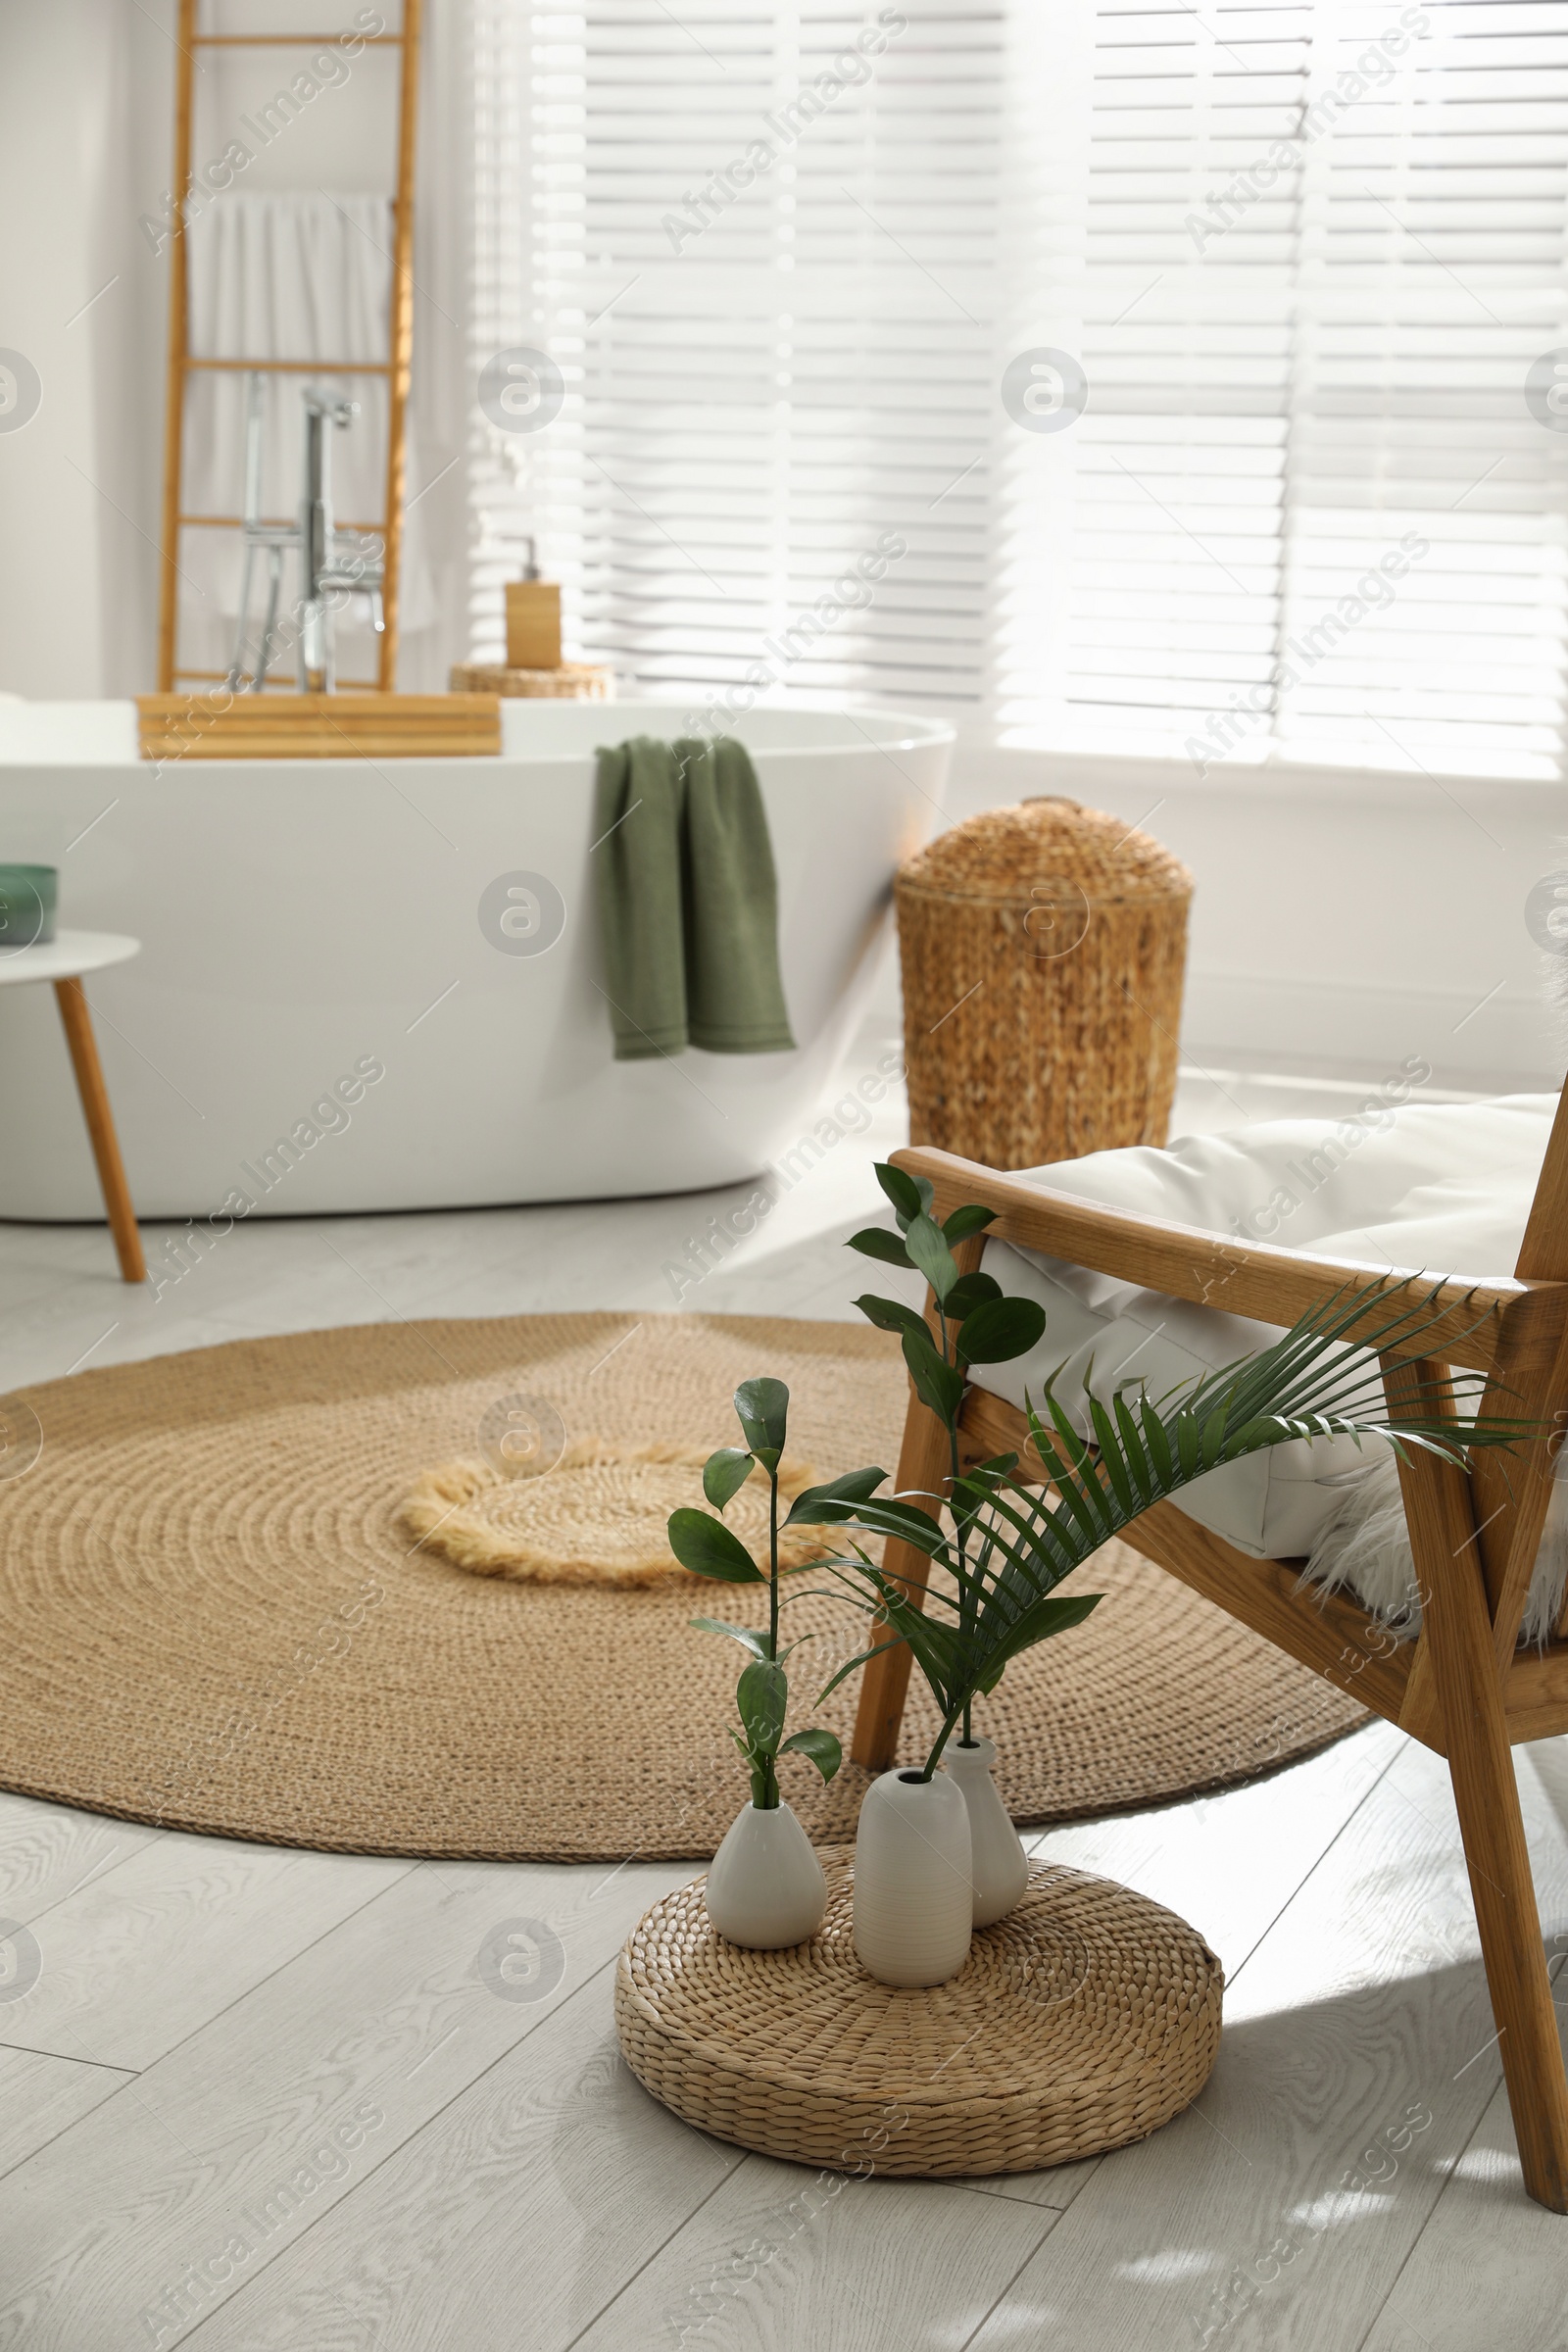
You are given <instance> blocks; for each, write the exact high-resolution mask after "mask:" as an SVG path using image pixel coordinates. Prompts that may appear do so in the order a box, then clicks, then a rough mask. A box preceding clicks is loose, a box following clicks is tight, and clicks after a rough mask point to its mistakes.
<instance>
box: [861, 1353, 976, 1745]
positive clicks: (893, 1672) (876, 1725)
mask: <svg viewBox="0 0 1568 2352" xmlns="http://www.w3.org/2000/svg"><path fill="white" fill-rule="evenodd" d="M952 1466H953V1465H952V1460H951V1457H950V1449H949V1446H948V1433H947V1431H946V1430H945V1429H944V1428H943V1426H942V1423H941V1422H940V1421H939V1420H938V1419H937V1416H936V1414H935V1413H933V1412H932V1411H931V1410H930V1409H929V1408H928V1407H927V1406H926V1405H923V1404H922V1403H921V1402H920V1399H919V1397H916V1396H915V1394H914V1392H913V1390H912V1389H911V1390H910V1392H909V1409H908V1412H907V1414H906V1416H905V1421H904V1443H903V1445H902V1446H901V1447H900V1449H899V1472H898V1480H897V1485H898V1491H899V1493H900V1494H901V1495H907V1494H908V1493H909V1492H910V1491H911V1490H913V1491H915V1492H917V1493H920V1494H927V1495H940V1494H941V1493H942V1492H943V1490H944V1489H945V1487H946V1485H947V1482H948V1477H949V1474H950V1472H951V1470H952ZM882 1561H883V1566H884V1567H885V1568H886V1570H887V1572H888V1574H889V1575H890V1576H899V1577H903V1578H905V1579H906V1580H907V1582H908V1584H910V1585H911V1586H913V1587H915V1588H917V1589H918V1591H919V1593H920V1594H921V1597H922V1601H923V1597H924V1593H925V1588H926V1580H927V1578H928V1577H929V1576H930V1573H931V1563H930V1561H929V1560H928V1559H927V1558H926V1556H925V1553H924V1552H923V1551H916V1550H915V1548H914V1546H913V1544H898V1543H895V1542H893V1541H892V1540H891V1539H890V1540H889V1542H888V1544H887V1546H886V1548H885V1550H884V1552H883V1555H882ZM913 1663H914V1661H913V1659H912V1658H911V1657H910V1655H909V1651H908V1648H907V1645H906V1644H905V1643H904V1642H900V1643H899V1644H898V1647H897V1648H896V1649H890V1650H888V1652H887V1653H886V1655H885V1656H883V1657H880V1658H873V1659H872V1660H871V1663H870V1664H869V1666H866V1667H865V1668H863V1669H862V1671H861V1675H860V1704H859V1710H858V1713H857V1715H856V1718H855V1738H854V1740H852V1741H851V1743H850V1756H851V1760H852V1761H853V1762H854V1763H857V1764H864V1765H865V1766H867V1767H868V1769H869V1770H870V1771H872V1772H891V1771H892V1769H893V1763H894V1759H895V1757H896V1756H897V1754H898V1752H899V1727H900V1725H901V1724H902V1723H903V1721H904V1700H905V1695H906V1693H907V1691H908V1688H909V1669H910V1667H911V1666H912V1665H913Z"/></svg>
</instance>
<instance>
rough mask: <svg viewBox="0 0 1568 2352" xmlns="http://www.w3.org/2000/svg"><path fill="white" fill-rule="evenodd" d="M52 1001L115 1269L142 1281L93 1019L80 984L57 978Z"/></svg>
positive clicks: (137, 1242) (144, 1270)
mask: <svg viewBox="0 0 1568 2352" xmlns="http://www.w3.org/2000/svg"><path fill="white" fill-rule="evenodd" d="M55 999H56V1002H57V1003H58V1005H59V1006H60V1018H61V1020H62V1021H63V1022H64V1024H65V1031H66V1043H67V1045H68V1046H69V1047H70V1048H71V1066H72V1068H73V1070H74V1071H75V1073H76V1092H77V1093H78V1094H79V1095H80V1097H81V1108H82V1115H83V1117H84V1118H85V1119H86V1121H87V1134H88V1136H89V1138H90V1139H91V1142H92V1155H93V1158H94V1159H95V1160H96V1161H97V1163H98V1182H99V1184H100V1185H101V1186H102V1188H103V1196H104V1206H105V1207H106V1208H107V1209H108V1211H109V1229H110V1231H111V1232H112V1233H113V1235H114V1237H115V1253H116V1255H117V1256H118V1257H119V1259H120V1271H121V1274H122V1276H123V1279H124V1280H125V1281H126V1282H145V1281H146V1279H147V1260H146V1259H145V1258H144V1257H143V1255H142V1250H141V1235H140V1233H139V1232H138V1230H137V1227H136V1212H135V1210H134V1209H133V1208H132V1207H131V1204H130V1188H129V1187H128V1185H127V1184H126V1182H125V1170H124V1164H123V1161H122V1159H121V1156H120V1142H119V1138H118V1137H117V1136H116V1134H115V1122H114V1117H113V1114H112V1112H111V1111H110V1108H109V1090H108V1088H107V1087H106V1086H105V1084H104V1073H103V1069H102V1066H101V1065H100V1063H99V1060H98V1041H97V1039H96V1038H95V1037H94V1036H93V1033H92V1018H91V1015H90V1014H89V1012H88V1010H87V999H86V997H85V995H84V994H83V992H82V986H81V982H80V981H79V980H57V981H56V982H55Z"/></svg>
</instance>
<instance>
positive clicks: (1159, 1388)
mask: <svg viewBox="0 0 1568 2352" xmlns="http://www.w3.org/2000/svg"><path fill="white" fill-rule="evenodd" d="M1384 1091H1385V1092H1389V1091H1391V1090H1387V1089H1386V1090H1384ZM1555 1109H1556V1098H1555V1097H1554V1096H1551V1095H1512V1096H1508V1097H1505V1098H1503V1099H1501V1100H1499V1101H1497V1102H1493V1103H1401V1104H1399V1105H1398V1106H1397V1107H1393V1108H1391V1107H1389V1106H1388V1105H1387V1104H1386V1103H1384V1102H1383V1101H1382V1100H1381V1099H1374V1101H1373V1102H1372V1103H1369V1104H1368V1105H1367V1106H1366V1107H1365V1108H1364V1109H1363V1110H1361V1111H1358V1112H1356V1113H1355V1114H1354V1115H1353V1116H1351V1117H1348V1118H1346V1119H1342V1120H1341V1121H1340V1122H1339V1123H1338V1125H1337V1126H1334V1125H1328V1124H1326V1123H1325V1122H1324V1121H1323V1120H1321V1119H1274V1120H1269V1121H1266V1122H1265V1121H1261V1120H1260V1121H1258V1123H1257V1124H1256V1125H1254V1126H1251V1127H1247V1128H1243V1129H1241V1130H1239V1131H1233V1132H1231V1133H1229V1134H1225V1135H1199V1136H1184V1137H1181V1138H1180V1139H1178V1141H1176V1142H1175V1143H1173V1144H1171V1145H1170V1146H1169V1147H1168V1148H1167V1149H1166V1150H1164V1151H1155V1150H1152V1149H1151V1148H1147V1147H1142V1146H1140V1147H1138V1148H1135V1149H1133V1150H1129V1151H1123V1152H1091V1153H1090V1154H1089V1155H1088V1157H1086V1158H1084V1159H1072V1160H1059V1161H1057V1162H1055V1163H1054V1165H1052V1166H1049V1167H1043V1168H1025V1169H1021V1170H1019V1171H1018V1173H1019V1175H1020V1176H1021V1178H1022V1180H1023V1182H1025V1183H1027V1184H1038V1185H1042V1186H1044V1187H1047V1188H1048V1189H1049V1190H1051V1191H1052V1192H1057V1193H1067V1194H1070V1195H1071V1196H1072V1197H1073V1199H1075V1200H1078V1201H1094V1202H1096V1203H1098V1204H1099V1205H1101V1206H1103V1207H1109V1208H1127V1209H1135V1210H1137V1211H1138V1212H1139V1213H1140V1214H1142V1215H1145V1216H1152V1217H1162V1218H1165V1219H1168V1220H1169V1221H1171V1222H1173V1223H1176V1224H1181V1225H1192V1226H1196V1227H1198V1228H1199V1229H1200V1230H1201V1232H1204V1233H1212V1234H1218V1235H1220V1236H1222V1237H1224V1238H1226V1239H1230V1238H1231V1237H1233V1236H1235V1235H1238V1234H1239V1235H1241V1236H1243V1237H1244V1238H1249V1239H1252V1240H1256V1241H1268V1242H1272V1243H1274V1244H1276V1245H1277V1246H1278V1247H1280V1248H1282V1249H1289V1250H1300V1251H1301V1252H1303V1253H1304V1254H1306V1255H1316V1256H1321V1257H1328V1258H1341V1259H1346V1258H1348V1259H1353V1260H1355V1261H1356V1262H1357V1263H1359V1264H1362V1265H1375V1266H1382V1265H1385V1264H1387V1265H1395V1266H1398V1267H1401V1268H1408V1269H1410V1270H1412V1271H1417V1272H1427V1273H1431V1274H1434V1275H1439V1274H1441V1275H1449V1274H1458V1275H1473V1276H1477V1277H1481V1278H1489V1277H1490V1278H1494V1279H1495V1277H1497V1276H1498V1275H1507V1274H1511V1273H1512V1271H1513V1267H1514V1261H1515V1259H1516V1258H1517V1256H1518V1253H1519V1245H1520V1241H1521V1239H1522V1237H1523V1234H1524V1229H1525V1223H1526V1220H1527V1218H1528V1216H1529V1212H1530V1202H1531V1198H1532V1195H1533V1194H1534V1191H1535V1186H1536V1179H1537V1177H1538V1175H1539V1174H1540V1171H1541V1163H1542V1160H1543V1158H1544V1155H1545V1149H1546V1139H1547V1136H1548V1135H1549V1133H1550V1129H1551V1121H1552V1116H1553V1113H1554V1111H1555ZM985 1264H986V1270H987V1272H988V1273H991V1274H994V1275H995V1276H996V1278H997V1280H998V1281H999V1282H1000V1283H1001V1285H1002V1287H1003V1289H1004V1291H1006V1292H1009V1293H1013V1294H1017V1295H1019V1296H1022V1297H1024V1298H1028V1299H1038V1300H1039V1302H1040V1304H1041V1305H1042V1306H1043V1307H1044V1308H1045V1310H1046V1335H1045V1338H1044V1340H1043V1341H1042V1342H1041V1344H1040V1346H1039V1348H1036V1349H1035V1350H1034V1351H1033V1352H1032V1353H1031V1354H1029V1355H1027V1356H1023V1357H1020V1358H1019V1359H1018V1361H1017V1362H1015V1363H1010V1364H986V1365H981V1366H978V1367H977V1368H976V1370H975V1373H974V1375H973V1377H974V1379H975V1381H976V1383H977V1384H978V1385H979V1386H981V1387H983V1388H986V1389H989V1390H990V1391H991V1392H992V1393H993V1394H994V1395H995V1396H998V1397H1005V1398H1006V1399H1007V1401H1008V1402H1009V1403H1011V1404H1015V1405H1021V1404H1022V1403H1023V1401H1024V1393H1025V1391H1026V1390H1027V1391H1028V1392H1029V1395H1030V1396H1031V1397H1032V1398H1033V1399H1034V1400H1035V1401H1036V1402H1037V1403H1038V1401H1039V1399H1040V1397H1041V1393H1042V1391H1043V1389H1044V1386H1045V1383H1046V1381H1047V1380H1048V1379H1050V1378H1051V1377H1052V1376H1053V1375H1056V1376H1057V1397H1058V1399H1059V1401H1060V1402H1061V1404H1062V1405H1063V1407H1064V1408H1065V1409H1066V1410H1067V1411H1068V1412H1069V1413H1070V1414H1072V1417H1073V1419H1074V1422H1075V1424H1076V1425H1077V1426H1078V1427H1080V1428H1081V1429H1082V1430H1083V1431H1084V1433H1085V1434H1088V1427H1089V1424H1088V1415H1087V1412H1086V1410H1085V1409H1084V1405H1083V1395H1082V1393H1083V1389H1084V1387H1085V1385H1087V1386H1088V1387H1089V1389H1090V1390H1091V1392H1092V1394H1093V1395H1094V1396H1095V1397H1099V1398H1100V1399H1101V1401H1102V1402H1108V1401H1109V1400H1110V1398H1111V1397H1113V1396H1114V1395H1115V1393H1116V1391H1117V1390H1118V1389H1122V1388H1126V1387H1131V1386H1143V1387H1146V1388H1147V1391H1148V1394H1149V1395H1150V1397H1153V1398H1156V1399H1157V1398H1158V1397H1161V1396H1162V1395H1163V1394H1164V1392H1165V1391H1166V1390H1168V1389H1170V1388H1171V1387H1173V1386H1174V1385H1175V1383H1176V1382H1178V1381H1180V1380H1184V1379H1189V1378H1191V1377H1192V1376H1193V1375H1194V1374H1202V1373H1204V1372H1209V1371H1214V1370H1217V1369H1218V1368H1219V1367H1220V1366H1222V1365H1224V1364H1228V1363H1231V1362H1234V1360H1235V1359H1236V1357H1237V1356H1239V1355H1245V1354H1248V1353H1250V1352H1251V1351H1253V1350H1255V1349H1257V1348H1265V1347H1267V1346H1268V1345H1269V1343H1270V1342H1271V1341H1272V1340H1274V1339H1277V1338H1278V1336H1279V1332H1278V1329H1277V1328H1275V1327H1271V1326H1269V1325H1267V1324H1262V1323H1256V1322H1252V1321H1250V1320H1249V1319H1247V1318H1245V1317H1243V1316H1240V1315H1231V1314H1226V1313H1225V1312H1224V1311H1223V1310H1222V1309H1221V1308H1220V1307H1218V1306H1216V1305H1204V1306H1195V1305H1191V1304H1189V1303H1188V1302H1187V1301H1186V1300H1183V1299H1168V1298H1165V1297H1163V1296H1162V1295H1161V1294H1160V1293H1158V1292H1157V1291H1147V1290H1141V1289H1139V1288H1138V1286H1137V1285H1136V1284H1133V1283H1127V1282H1120V1281H1117V1280H1116V1279H1115V1278H1114V1277H1112V1276H1110V1275H1106V1274H1093V1273H1089V1272H1087V1271H1086V1270H1085V1269H1084V1268H1082V1267H1079V1266H1072V1265H1066V1264H1063V1263H1061V1262H1060V1261H1059V1260H1057V1259H1054V1258H1049V1257H1044V1256H1042V1255H1040V1254H1039V1252H1037V1251H1035V1250H1015V1249H1013V1248H1012V1247H1010V1246H1009V1245H1008V1244H1007V1243H1005V1242H993V1243H992V1244H991V1245H990V1247H989V1248H988V1249H987V1251H986V1256H985ZM1220 1287H1221V1286H1220V1285H1219V1284H1218V1283H1216V1285H1215V1290H1216V1294H1217V1293H1218V1292H1219V1290H1220ZM1075 1397H1076V1398H1077V1399H1078V1402H1077V1407H1076V1410H1075V1409H1074V1401H1073V1400H1074V1398H1075ZM1385 1451H1386V1449H1385ZM1367 1470H1368V1456H1367V1452H1366V1450H1365V1449H1364V1448H1361V1447H1358V1446H1356V1445H1355V1443H1354V1441H1353V1440H1351V1439H1348V1438H1331V1439H1317V1440H1314V1441H1312V1442H1311V1443H1307V1442H1306V1441H1298V1442H1296V1443H1294V1444H1291V1445H1287V1446H1270V1447H1269V1448H1268V1449H1267V1450H1266V1451H1264V1452H1262V1453H1256V1454H1252V1455H1250V1456H1249V1457H1248V1459H1247V1460H1245V1461H1242V1462H1234V1463H1231V1464H1229V1465H1227V1467H1226V1468H1224V1469H1223V1470H1214V1471H1211V1472H1210V1473H1209V1475H1208V1476H1207V1477H1206V1478H1202V1479H1200V1480H1198V1481H1197V1483H1196V1484H1195V1485H1194V1486H1193V1487H1192V1488H1190V1489H1189V1490H1188V1492H1187V1493H1186V1494H1185V1495H1183V1496H1182V1498H1181V1500H1180V1504H1179V1507H1180V1508H1181V1509H1182V1510H1184V1511H1186V1512H1187V1514H1188V1515H1189V1517H1191V1518H1193V1519H1196V1520H1197V1521H1199V1522H1200V1524H1201V1525H1202V1526H1204V1527H1207V1528H1209V1529H1211V1530H1212V1531H1213V1532H1214V1533H1215V1534H1216V1535H1219V1536H1223V1537H1224V1538H1225V1539H1226V1540H1227V1541H1228V1542H1229V1543H1231V1544H1236V1545H1237V1546H1238V1548H1239V1549H1241V1550H1243V1551H1246V1552H1250V1554H1251V1555H1252V1556H1253V1557H1254V1558H1258V1559H1290V1558H1299V1557H1300V1556H1302V1555H1304V1554H1307V1553H1310V1552H1311V1551H1312V1549H1313V1546H1314V1544H1316V1543H1317V1541H1318V1539H1319V1537H1320V1536H1322V1535H1323V1533H1324V1531H1325V1530H1326V1529H1327V1527H1328V1525H1329V1522H1330V1520H1331V1519H1333V1518H1334V1516H1335V1514H1336V1512H1337V1511H1339V1510H1340V1509H1341V1506H1342V1504H1343V1503H1344V1502H1345V1500H1346V1489H1347V1486H1348V1485H1354V1484H1358V1483H1359V1482H1360V1481H1361V1480H1363V1479H1364V1478H1365V1476H1366V1473H1367ZM1364 1597H1366V1598H1368V1599H1369V1601H1370V1600H1373V1599H1374V1595H1372V1594H1370V1593H1367V1594H1365V1595H1364Z"/></svg>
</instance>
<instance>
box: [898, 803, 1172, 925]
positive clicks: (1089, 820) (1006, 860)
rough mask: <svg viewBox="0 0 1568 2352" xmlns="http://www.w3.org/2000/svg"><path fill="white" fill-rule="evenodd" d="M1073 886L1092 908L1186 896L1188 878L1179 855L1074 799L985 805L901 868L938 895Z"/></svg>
mask: <svg viewBox="0 0 1568 2352" xmlns="http://www.w3.org/2000/svg"><path fill="white" fill-rule="evenodd" d="M1050 881H1064V882H1071V883H1074V884H1076V886H1077V888H1078V889H1079V890H1080V891H1082V893H1083V895H1084V897H1085V898H1086V899H1087V900H1088V901H1089V903H1090V904H1091V905H1092V906H1100V907H1113V906H1116V905H1118V904H1120V903H1123V902H1126V901H1128V900H1139V899H1186V898H1190V897H1191V896H1192V889H1193V877H1192V875H1191V874H1190V873H1189V872H1188V870H1187V868H1186V866H1185V865H1183V864H1182V862H1181V859H1180V858H1174V857H1172V855H1171V853H1170V851H1169V850H1167V849H1163V848H1161V846H1160V844H1159V843H1158V842H1157V841H1155V840H1153V839H1152V837H1151V836H1150V835H1149V834H1148V833H1140V832H1137V831H1129V829H1128V827H1127V825H1126V824H1125V822H1124V821H1123V819H1122V818H1121V817H1119V816H1110V815H1107V813H1106V812H1105V810H1104V809H1085V808H1082V807H1081V806H1080V805H1079V803H1078V802H1077V801H1067V800H1055V799H1049V800H1048V799H1042V800H1035V801H1019V802H1018V803H1016V804H1015V806H1013V807H1011V808H1007V809H984V810H983V811H982V812H981V814H980V815H978V816H971V817H966V818H965V819H964V821H963V823H962V824H960V825H955V826H954V827H953V828H952V830H951V831H950V832H947V833H942V834H939V835H938V837H937V839H936V840H935V841H932V842H928V843H927V845H926V847H925V848H924V849H923V850H920V851H918V852H917V853H916V854H915V856H914V857H913V858H910V859H909V860H908V862H907V864H906V865H905V866H903V867H902V868H901V869H900V872H899V887H900V889H901V890H902V889H904V888H906V887H907V888H909V889H913V890H919V891H930V892H932V893H934V894H936V895H938V896H940V897H943V898H954V899H997V900H1025V901H1026V900H1028V899H1029V898H1030V896H1031V893H1032V891H1033V890H1034V889H1035V887H1036V886H1037V885H1039V884H1040V883H1043V882H1050Z"/></svg>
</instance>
